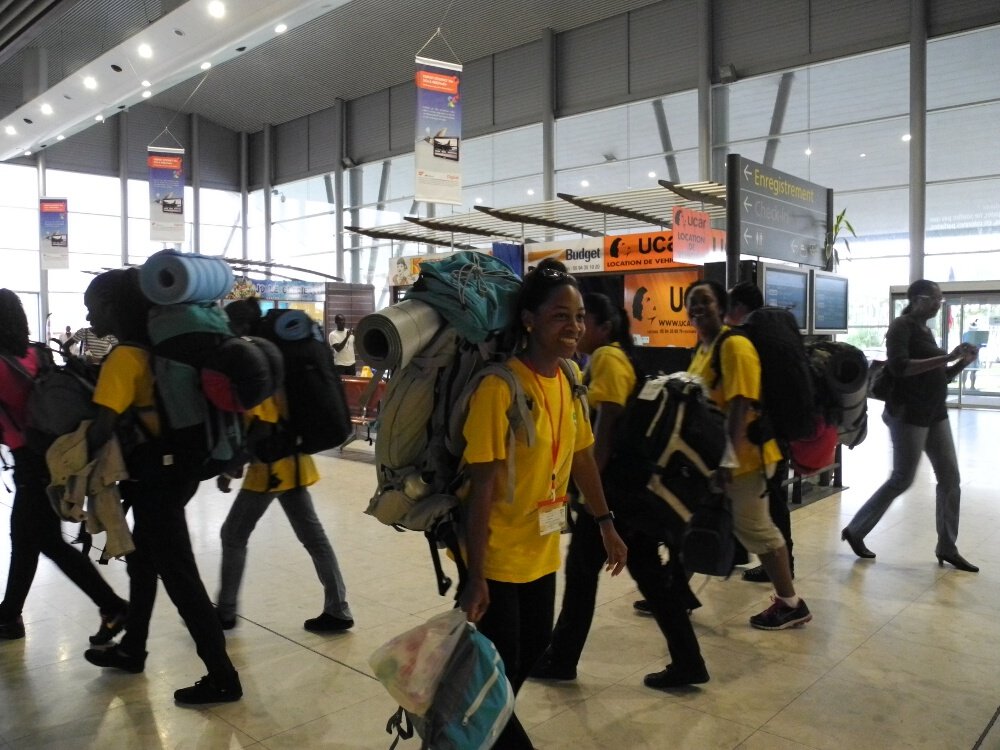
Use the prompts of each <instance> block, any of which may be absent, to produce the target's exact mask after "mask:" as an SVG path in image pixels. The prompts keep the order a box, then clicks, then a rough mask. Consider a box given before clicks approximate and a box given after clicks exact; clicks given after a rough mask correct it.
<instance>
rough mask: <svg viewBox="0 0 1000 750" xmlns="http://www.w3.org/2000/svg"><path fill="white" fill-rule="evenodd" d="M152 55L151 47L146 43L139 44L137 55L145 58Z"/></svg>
mask: <svg viewBox="0 0 1000 750" xmlns="http://www.w3.org/2000/svg"><path fill="white" fill-rule="evenodd" d="M152 56H153V48H152V47H150V46H149V45H148V44H140V45H139V57H145V58H146V59H147V60H148V59H149V58H150V57H152Z"/></svg>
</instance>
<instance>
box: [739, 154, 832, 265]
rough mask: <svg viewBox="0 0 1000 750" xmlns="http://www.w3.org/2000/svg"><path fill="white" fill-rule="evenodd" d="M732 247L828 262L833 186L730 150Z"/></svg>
mask: <svg viewBox="0 0 1000 750" xmlns="http://www.w3.org/2000/svg"><path fill="white" fill-rule="evenodd" d="M726 167H727V172H728V175H727V181H726V198H727V205H728V216H727V229H728V243H729V246H728V249H729V253H730V255H731V256H732V257H735V258H739V254H740V253H743V254H745V255H756V256H758V257H761V258H774V259H777V260H785V261H790V262H792V263H803V264H806V265H810V266H819V267H823V266H825V265H826V254H825V252H824V246H825V244H826V232H827V226H828V225H829V212H830V210H831V201H830V196H831V191H830V190H829V189H828V188H825V187H822V186H820V185H815V184H813V183H811V182H806V181H805V180H801V179H799V178H798V177H794V176H792V175H790V174H786V173H785V172H779V171H778V170H777V169H772V168H771V167H765V166H764V165H763V164H758V163H757V162H753V161H750V160H749V159H744V158H743V157H742V156H740V155H739V154H729V158H728V161H727V165H726Z"/></svg>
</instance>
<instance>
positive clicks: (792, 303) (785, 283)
mask: <svg viewBox="0 0 1000 750" xmlns="http://www.w3.org/2000/svg"><path fill="white" fill-rule="evenodd" d="M757 273H758V279H757V285H758V286H759V287H760V288H761V290H762V291H763V292H764V304H765V305H768V306H770V307H783V308H785V309H786V310H788V311H789V312H790V313H791V314H792V315H793V316H794V317H795V322H796V323H797V324H798V326H799V330H801V331H803V332H805V331H806V330H808V326H809V321H808V315H809V305H808V302H809V270H808V269H805V268H795V267H792V266H788V267H785V266H774V265H765V264H763V263H762V264H760V266H759V268H758V271H757Z"/></svg>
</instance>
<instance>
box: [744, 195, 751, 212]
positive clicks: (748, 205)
mask: <svg viewBox="0 0 1000 750" xmlns="http://www.w3.org/2000/svg"><path fill="white" fill-rule="evenodd" d="M751 206H753V204H752V203H751V202H750V199H749V198H747V197H746V196H745V195H744V196H743V208H745V209H746V210H747V213H749V212H750V207H751Z"/></svg>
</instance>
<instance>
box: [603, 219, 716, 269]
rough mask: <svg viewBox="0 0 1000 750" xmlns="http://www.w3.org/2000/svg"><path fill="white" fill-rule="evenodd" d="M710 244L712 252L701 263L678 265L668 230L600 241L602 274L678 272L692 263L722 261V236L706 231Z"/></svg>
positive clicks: (672, 240) (672, 234) (713, 231)
mask: <svg viewBox="0 0 1000 750" xmlns="http://www.w3.org/2000/svg"><path fill="white" fill-rule="evenodd" d="M709 232H710V235H709V236H710V238H711V243H712V244H713V246H714V247H716V248H717V249H716V250H713V251H712V253H710V254H708V255H706V256H704V257H705V260H695V261H682V260H681V259H680V258H678V257H677V256H676V255H675V253H674V233H673V232H672V231H671V230H669V229H668V230H664V231H662V232H647V233H643V234H621V235H617V236H609V237H605V238H604V270H605V271H611V272H616V273H622V272H624V271H648V270H654V269H659V268H679V267H683V266H687V265H690V264H691V263H692V262H693V263H696V264H702V263H705V262H707V261H712V260H725V259H726V233H725V232H723V231H722V230H721V229H710V230H709Z"/></svg>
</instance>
